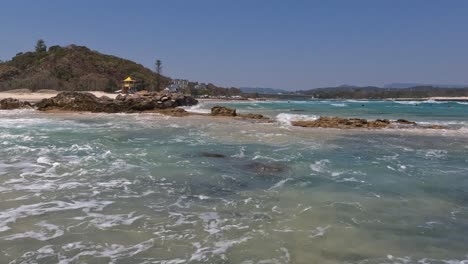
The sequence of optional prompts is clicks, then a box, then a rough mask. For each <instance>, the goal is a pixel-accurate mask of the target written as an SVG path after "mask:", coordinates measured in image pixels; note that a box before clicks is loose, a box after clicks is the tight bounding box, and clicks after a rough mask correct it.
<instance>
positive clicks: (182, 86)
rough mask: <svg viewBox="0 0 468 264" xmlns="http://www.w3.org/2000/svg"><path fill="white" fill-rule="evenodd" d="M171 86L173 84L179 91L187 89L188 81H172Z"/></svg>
mask: <svg viewBox="0 0 468 264" xmlns="http://www.w3.org/2000/svg"><path fill="white" fill-rule="evenodd" d="M172 84H175V85H177V87H178V88H179V89H180V90H184V89H186V88H187V87H188V85H189V81H188V80H184V79H174V80H173V81H172Z"/></svg>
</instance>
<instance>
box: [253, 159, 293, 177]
mask: <svg viewBox="0 0 468 264" xmlns="http://www.w3.org/2000/svg"><path fill="white" fill-rule="evenodd" d="M246 167H247V168H248V169H249V170H252V171H253V172H255V173H256V174H259V175H264V174H275V173H282V172H285V171H286V170H287V166H286V165H284V164H281V163H262V162H252V163H249V164H247V166H246Z"/></svg>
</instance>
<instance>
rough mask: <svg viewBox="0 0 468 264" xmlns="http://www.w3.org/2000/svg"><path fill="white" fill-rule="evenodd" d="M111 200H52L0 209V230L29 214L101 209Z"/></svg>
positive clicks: (4, 229) (7, 227) (6, 228)
mask: <svg viewBox="0 0 468 264" xmlns="http://www.w3.org/2000/svg"><path fill="white" fill-rule="evenodd" d="M111 203H112V202H111V201H96V200H91V201H73V202H69V203H68V202H63V201H52V202H44V203H37V204H30V205H21V206H19V207H16V208H12V209H8V210H3V211H0V232H3V231H6V230H8V229H10V227H9V226H8V224H10V223H13V222H15V221H16V220H17V219H21V218H26V217H29V216H37V215H43V214H46V213H49V212H58V211H65V210H77V209H88V210H90V209H94V210H102V209H103V208H104V207H106V206H107V205H109V204H111Z"/></svg>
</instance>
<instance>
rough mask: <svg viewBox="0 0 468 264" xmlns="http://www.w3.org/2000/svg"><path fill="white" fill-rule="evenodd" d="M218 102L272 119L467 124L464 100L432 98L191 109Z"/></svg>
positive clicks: (242, 104)
mask: <svg viewBox="0 0 468 264" xmlns="http://www.w3.org/2000/svg"><path fill="white" fill-rule="evenodd" d="M216 104H221V105H225V106H228V107H233V108H236V109H238V110H239V111H240V112H256V113H257V112H259V113H263V114H266V115H268V116H270V117H272V118H275V117H277V115H278V114H281V113H283V114H285V115H286V116H284V115H283V116H282V117H283V118H285V117H286V118H293V119H294V117H296V118H298V117H300V116H304V115H309V116H310V117H317V116H340V117H348V118H350V117H359V118H367V119H384V118H387V119H401V118H402V119H408V120H412V121H418V122H432V123H437V124H444V125H452V126H454V127H462V126H463V127H468V122H467V121H468V102H436V101H356V100H342V101H331V100H328V101H325V100H324V101H262V102H243V101H240V102H222V103H219V102H205V103H202V104H200V105H197V106H195V107H192V108H194V109H195V111H197V110H198V111H201V112H207V110H208V109H209V108H210V107H212V106H213V105H216Z"/></svg>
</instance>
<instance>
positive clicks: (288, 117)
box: [276, 113, 319, 126]
mask: <svg viewBox="0 0 468 264" xmlns="http://www.w3.org/2000/svg"><path fill="white" fill-rule="evenodd" d="M318 118H319V117H318V116H316V115H296V114H287V113H280V114H278V115H277V116H276V121H278V123H280V124H282V125H288V126H289V125H291V122H292V121H313V120H317V119H318Z"/></svg>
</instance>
